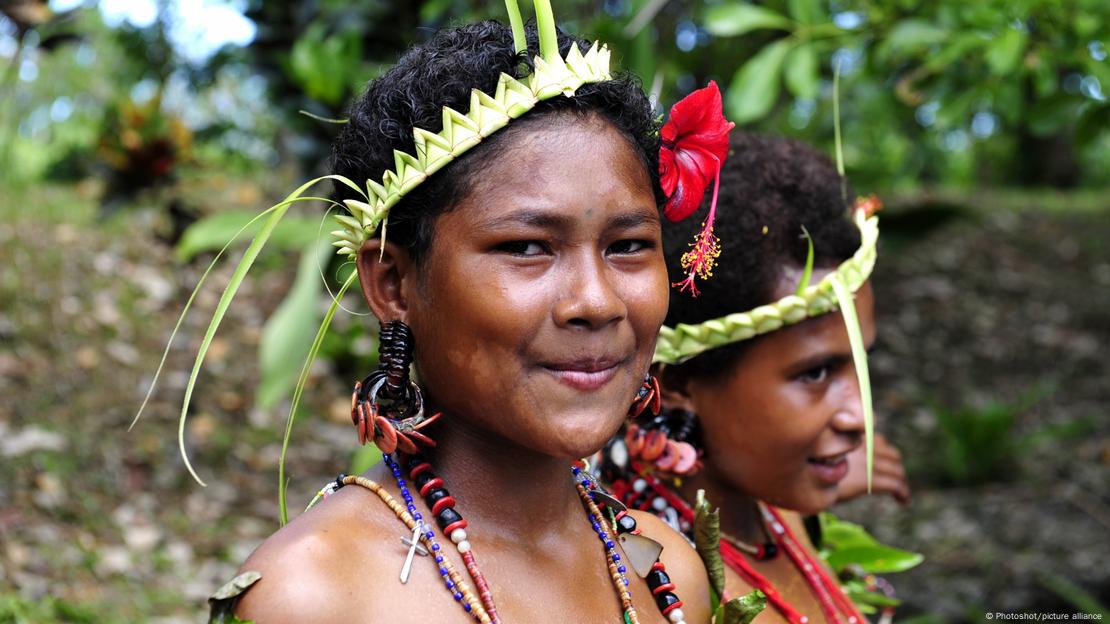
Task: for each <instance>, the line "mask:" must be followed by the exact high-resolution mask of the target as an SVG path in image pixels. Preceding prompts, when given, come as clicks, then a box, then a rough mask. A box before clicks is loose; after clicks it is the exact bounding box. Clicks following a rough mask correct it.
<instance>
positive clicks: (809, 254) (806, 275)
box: [794, 225, 813, 297]
mask: <svg viewBox="0 0 1110 624" xmlns="http://www.w3.org/2000/svg"><path fill="white" fill-rule="evenodd" d="M802 236H804V237H805V239H806V243H808V245H809V249H808V250H806V266H805V269H804V270H802V280H801V281H800V282H798V290H796V291H794V294H795V295H797V296H799V297H801V296H802V294H803V293H805V291H806V289H807V288H809V281H810V279H812V278H813V237H812V236H810V235H809V230H807V229H806V226H804V225H803V226H802Z"/></svg>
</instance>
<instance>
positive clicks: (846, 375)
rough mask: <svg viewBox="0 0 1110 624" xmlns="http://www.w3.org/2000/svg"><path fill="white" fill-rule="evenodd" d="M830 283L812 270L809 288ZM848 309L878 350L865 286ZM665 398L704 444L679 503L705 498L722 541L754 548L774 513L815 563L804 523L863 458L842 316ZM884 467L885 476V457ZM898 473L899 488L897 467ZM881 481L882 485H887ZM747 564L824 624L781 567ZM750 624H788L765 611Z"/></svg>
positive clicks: (793, 333) (737, 584)
mask: <svg viewBox="0 0 1110 624" xmlns="http://www.w3.org/2000/svg"><path fill="white" fill-rule="evenodd" d="M828 273H829V269H824V270H821V269H815V270H814V274H813V277H812V279H813V281H814V282H816V281H818V280H820V279H822V278H823V277H824V276H825V275H827V274H828ZM799 278H800V271H798V270H797V269H794V268H788V269H785V270H784V271H783V274H782V277H781V279H780V281H779V283H778V284H777V286H776V288H775V291H774V292H773V293H772V296H771V300H772V301H773V300H777V299H779V298H781V297H783V296H786V295H789V294H791V293H793V292H794V290H795V288H796V287H797V283H798V280H799ZM855 301H856V312H857V314H858V316H859V321H860V326H861V328H862V330H863V336H864V341H865V344H866V345H867V346H868V347H870V346H871V345H872V344H873V343H874V340H875V320H874V299H873V295H872V292H871V286H870V284H865V285H864V286H863V287H862V288H861V289H860V290H859V291H858V292H857V293H856V298H855ZM668 398H669V399H670V401H671V402H673V403H677V404H679V405H680V406H683V407H685V408H686V409H690V410H692V411H694V412H696V413H697V414H698V417H699V418H700V420H701V425H702V427H703V434H704V435H703V439H704V440H705V459H704V461H705V469H704V470H703V471H702V472H701V473H699V474H697V475H695V476H694V477H692V478H689V479H686V480H685V481H684V483H683V487H682V490H681V493H682V495H683V496H684V497H685V498H686V499H687V500H693V498H694V496H695V494H696V492H697V490H699V489H704V490H705V491H706V495H707V497H708V500H710V501H713V502H715V503H716V504H719V505H720V507H721V529H722V531H723V532H724V533H726V534H727V535H729V536H731V537H733V538H734V539H738V540H741V541H743V542H746V543H748V544H753V545H754V544H761V543H763V542H765V541H767V540H768V538H767V536H766V535H765V533H764V530H763V525H762V522H761V520H760V517H759V512H758V507H757V505H756V501H765V502H767V503H770V504H772V505H774V506H776V507H779V508H781V509H782V510H783V511H784V512H785V513H784V516H785V519H786V521H787V523H788V524H789V525H790V528H791V530H792V531H793V533H794V536H795V537H796V538H797V539H799V540H800V541H801V542H802V543H803V545H804V547H805V548H807V549H809V551H810V554H811V555H813V556H814V557H815V558H816V550H815V549H814V548H813V545H812V544H811V543H810V542H809V539H808V537H807V536H806V532H805V529H804V527H803V525H802V521H801V517H802V515H809V514H814V513H817V512H819V511H822V510H824V509H826V508H828V507H830V506H831V505H833V504H834V503H835V502H836V501H837V500H838V499H839V498H840V497H841V496H842V485H843V483H844V481H846V480H847V474H846V473H849V472H850V471H848V470H847V468H848V466H850V465H851V463H850V462H851V459H852V458H853V457H857V456H860V455H859V454H860V452H861V451H862V448H863V433H864V421H863V411H862V407H861V404H860V395H859V383H858V381H857V379H856V373H855V366H854V365H853V363H852V357H851V347H850V343H849V339H848V333H847V330H846V329H845V327H844V320H843V317H842V315H841V314H840V313H839V312H834V313H830V314H825V315H822V316H818V317H815V318H811V319H807V320H805V321H802V322H801V323H798V324H795V325H790V326H787V327H784V328H782V329H780V330H777V331H775V332H772V333H770V334H766V335H764V336H761V337H759V338H757V339H755V341H754V342H753V343H752V344H751V345H749V347H748V349H747V350H746V351H745V352H744V354H743V355H742V356H741V358H740V360H739V361H738V362H737V363H736V365H735V367H734V368H733V370H731V371H729V373H728V374H727V375H725V376H723V377H722V378H720V379H712V380H705V379H693V380H690V381H689V382H688V383H687V384H686V386H685V387H683V388H678V389H675V388H670V389H669V392H668ZM891 448H892V447H891ZM879 461H880V460H878V459H877V460H876V468H877V469H876V481H878V475H879V465H880V464H879ZM882 462H883V464H882V465H883V469H884V470H885V469H886V468H887V466H886V462H887V460H886V459H885V455H884V459H883V460H882ZM822 464H824V466H822ZM842 464H845V465H842ZM897 469H898V471H899V472H900V474H901V476H902V482H901V486H902V487H905V481H904V479H905V475H904V472H901V463H900V461H899V462H898V463H897ZM884 474H885V473H884ZM883 479H884V483H885V482H886V481H885V479H887V476H884V477H883ZM895 481H896V479H894V478H893V477H891V482H892V483H893V482H895ZM892 487H895V488H896V487H897V486H896V484H895V485H892ZM906 495H907V496H908V489H907V490H906ZM748 561H749V563H751V564H752V566H753V567H754V568H755V569H756V571H758V572H759V573H760V574H762V575H764V576H765V577H767V578H768V579H769V580H770V581H771V583H772V585H773V586H774V587H775V588H776V589H777V590H778V591H779V592H780V593H781V594H782V595H783V596H784V597H785V598H786V600H787V602H789V603H790V604H791V605H792V606H794V607H795V608H796V609H798V610H799V611H800V612H801V613H802V614H804V615H808V616H810V618H811V620H812V621H823V619H822V615H821V610H820V606H819V604H818V602H817V600H816V598H815V597H814V595H813V593H812V591H811V590H810V588H809V586H808V585H807V584H806V581H805V578H804V577H803V576H802V574H801V573H800V572H799V571H798V570H797V568H796V567H795V566H794V565H793V564H792V563H791V561H790V559H789V558H788V557H786V556H785V555H782V556H778V557H776V558H774V559H771V560H768V561H755V560H754V559H752V558H748ZM726 575H727V578H726V585H725V589H726V593H727V594H728V596H730V597H735V596H739V595H742V594H745V593H747V592H749V591H751V587H750V586H748V585H747V583H745V582H744V581H743V580H742V579H741V578H740V576H739V575H738V574H736V573H735V572H734V571H733V570H732V569H731V568H726ZM757 621H759V622H776V621H785V620H783V619H782V618H781V616H780V615H779V613H778V612H777V611H775V610H774V609H770V608H769V609H767V610H765V611H764V612H763V613H762V614H761V615H759V616H758V618H757Z"/></svg>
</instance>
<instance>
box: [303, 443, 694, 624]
mask: <svg viewBox="0 0 1110 624" xmlns="http://www.w3.org/2000/svg"><path fill="white" fill-rule="evenodd" d="M382 459H383V461H384V462H385V464H386V466H387V467H388V468H389V470H390V472H391V473H392V474H393V477H394V479H395V480H396V481H397V487H398V489H399V490H400V492H401V497H402V498H403V499H404V505H402V504H401V503H398V502H397V500H396V499H394V498H393V497H392V496H391V495H390V494H389V493H388V492H386V491H385V489H384V488H382V486H381V485H379V484H378V483H376V482H374V481H372V480H370V479H367V478H365V477H361V476H347V475H339V477H337V478H336V479H335V481H333V482H331V483H329V484H328V486H327V487H325V488H324V489H322V490H321V491H320V493H319V494H317V497H316V498H314V499H313V502H312V503H310V504H309V507H311V506H312V505H313V504H314V503H315V502H316V501H317V500H318V499H320V498H326V497H327V496H328V495H329V494H330V493H332V492H334V491H335V490H337V489H339V488H341V487H343V486H345V485H359V486H361V487H364V488H366V489H368V490H370V491H371V492H373V493H374V494H376V495H377V496H378V498H380V499H381V500H382V501H383V502H384V503H385V504H386V505H387V506H388V507H389V508H390V509H391V510H392V511H393V512H394V513H395V514H396V515H397V517H398V519H400V520H401V521H402V522H403V523H404V524H405V526H406V527H408V528H409V530H411V531H412V532H413V533H412V539H408V538H404V537H403V538H401V539H402V541H403V542H404V543H405V544H407V545H408V546H409V553H408V556H407V557H406V559H405V564H404V566H403V567H402V569H401V582H402V583H404V582H407V581H408V577H409V573H410V571H411V566H412V562H413V558H414V555H416V554H420V555H427V554H431V555H432V556H433V558H434V561H435V563H436V566H437V567H438V568H439V573H440V576H441V577H442V578H443V582H444V586H445V587H446V588H447V590H448V591H449V592H451V595H452V597H453V598H454V599H455V601H456V602H458V603H459V604H460V605H461V606H462V608H463V610H464V611H465V612H466V613H467V614H468V615H469V616H470V617H471V618H473V619H474V620H475V621H477V622H480V623H481V624H500V622H501V619H500V617H499V615H498V613H497V607H496V606H495V605H494V602H493V593H492V592H491V591H490V588H489V584H488V583H487V582H486V579H485V576H484V575H483V574H482V572H481V570H480V569H479V567H478V562H477V560H476V558H475V556H474V551H473V549H472V547H471V544H470V542H469V540H468V539H467V537H468V535H467V532H466V529H467V526H468V524H467V521H466V519H464V518H463V517H462V515H460V514H459V512H458V511H456V510H455V499H454V497H452V496H451V495H450V493H448V491H447V489H446V488H445V487H443V486H444V481H443V479H441V478H439V477H437V476H435V474H433V473H432V466H431V463H429V462H428V461H427V459H425V458H424V457H423V456H422V455H420V454H413V455H408V456H401V457H400V459H401V460H402V462H403V463H404V464H405V468H406V469H407V471H408V476H409V479H410V480H406V479H405V478H404V473H403V472H402V469H401V466H400V464H399V463H398V462H397V461H396V460H394V458H393V456H392V455H391V454H389V453H383V454H382ZM571 473H572V474H573V476H574V480H575V489H576V490H577V492H578V495H579V498H581V499H582V504H583V506H584V507H585V509H586V514H587V517H588V518H589V520H590V525H591V527H592V528H593V530H594V532H595V533H597V538H598V540H599V541H601V543H602V545H603V546H604V547H605V552H606V560H607V561H606V563H607V566H608V568H609V574H610V577H611V579H612V581H613V587H614V589H615V590H616V592H617V596H618V597H619V599H620V602H621V609H622V615H623V619H624V622H625V623H626V624H639V618H638V616H637V614H636V608H635V606H634V604H633V602H632V593H631V591H630V590H629V588H628V585H629V581H628V577H627V572H628V566H627V565H625V560H624V559H623V558H622V556H621V553H620V552H618V550H617V541H621V542H622V543H626V542H625V540H628V539H632V538H639V539H642V540H645V541H647V542H650V543H652V544H653V545H654V546H655V547H656V548H655V549H654V550H652V549H650V547H649V549H648V551H647V552H650V553H651V555H650V556H651V557H654V562H652V563H650V564H648V565H644V563H643V562H641V566H642V567H643V568H644V569H643V570H642V571H641V570H640V567H638V566H636V562H633V567H636V568H637V571H638V572H640V573H641V575H642V576H644V578H645V580H646V582H647V585H648V589H650V590H651V592H652V597H653V598H654V600H655V604H656V606H657V607H659V610H660V612H661V613H662V614H663V615H664V616H665V617H666V618H667V620H668V621H669V622H672V623H673V624H680V623H682V622H685V621H686V617H685V614H684V613H683V611H682V601H681V600H680V599H679V598H678V595H677V594H675V591H674V590H675V584H674V583H673V582H671V579H670V577H669V576H668V575H667V572H666V566H665V565H664V564H663V562H662V561H660V560H659V558H658V554H659V553H660V552H661V551H662V547H661V546H659V545H658V544H657V543H655V542H653V541H652V540H650V539H648V538H644V537H642V536H640V531H639V529H637V527H636V520H635V518H633V517H632V516H631V515H629V514H628V513H627V511H626V510H625V509H624V506H623V504H622V503H620V501H618V500H616V499H614V498H612V497H611V496H610V495H608V494H607V493H605V492H604V491H603V490H601V489H600V488H599V487H598V484H597V483H596V482H595V481H594V480H593V479H592V478H591V477H589V476H588V473H587V472H584V471H583V470H582V468H581V466H580V465H574V466H572V467H571ZM410 482H411V484H412V487H413V488H414V489H416V490H417V493H418V494H419V495H420V496H421V497H422V498H423V499H424V502H425V503H426V504H427V505H428V507H429V509H431V511H432V516H433V517H434V518H435V523H436V524H437V525H438V526H439V528H440V530H441V531H442V532H443V534H444V535H446V536H447V537H448V538H449V539H450V540H451V541H452V542H453V543H454V544H455V548H456V549H457V550H458V552H459V555H460V556H461V557H462V559H463V563H464V565H465V567H466V571H467V573H468V574H469V575H470V578H471V580H472V581H473V582H474V585H475V587H477V589H478V597H477V598H475V596H474V592H473V591H472V590H471V589H470V586H469V585H468V584H467V582H466V581H465V579H463V578H462V575H460V574H459V573H458V572H457V571H456V570H455V568H454V566H452V565H451V562H450V560H449V559H448V558H447V557H446V555H445V551H444V550H443V548H442V547H441V546H440V544H439V543H438V542H437V541H436V539H435V531H434V530H433V529H432V527H431V525H430V524H428V523H426V522H425V521H424V516H423V514H422V513H421V512H419V511H417V509H416V503H415V500H414V499H413V496H412V491H411V490H410V489H409V488H410V485H409V483H410ZM595 498H596V499H597V500H600V501H602V503H603V504H604V505H605V506H606V507H607V508H608V510H609V512H610V519H611V523H610V522H608V521H607V520H606V517H605V514H604V513H603V512H602V511H601V509H600V508H599V507H598V503H597V501H596V500H595ZM614 537H615V538H617V539H614ZM626 547H627V546H626ZM638 552H639V553H640V554H641V559H643V554H642V553H644V552H645V551H644V550H643V549H642V548H640V549H639V551H638Z"/></svg>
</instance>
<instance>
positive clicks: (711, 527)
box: [694, 490, 725, 599]
mask: <svg viewBox="0 0 1110 624" xmlns="http://www.w3.org/2000/svg"><path fill="white" fill-rule="evenodd" d="M694 547H695V549H696V550H697V551H698V555H700V556H701V560H702V562H704V563H705V569H706V572H708V573H709V588H710V589H711V590H713V596H714V598H717V599H719V598H720V597H721V596H723V595H724V593H725V562H724V560H723V559H721V515H720V510H717V509H711V508H710V507H709V502H708V501H706V500H705V490H698V494H697V498H696V500H695V502H694Z"/></svg>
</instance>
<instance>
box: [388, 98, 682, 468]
mask: <svg viewBox="0 0 1110 624" xmlns="http://www.w3.org/2000/svg"><path fill="white" fill-rule="evenodd" d="M510 140H511V143H510V144H509V145H508V146H507V150H506V151H504V152H502V153H501V154H500V155H499V156H497V157H496V158H495V159H493V160H492V161H491V162H489V163H488V165H487V166H486V167H485V168H484V170H482V173H481V175H482V179H481V180H479V181H478V182H477V183H476V184H475V185H474V186H473V188H472V189H471V192H470V193H469V194H468V196H467V197H464V198H462V199H461V201H459V202H458V203H457V204H456V205H455V207H454V208H453V209H452V210H449V211H447V212H445V213H443V214H442V215H441V216H440V217H439V218H438V219H437V221H436V223H435V232H434V236H433V242H432V245H431V249H430V250H429V252H428V255H427V257H426V259H425V261H424V263H423V265H421V266H420V267H419V268H418V269H416V272H417V277H416V278H415V279H410V280H404V281H403V284H402V291H403V292H404V299H405V301H407V311H406V312H407V313H406V315H405V316H406V317H407V318H406V319H405V320H406V322H408V323H409V325H411V327H412V330H413V335H414V339H415V344H416V349H415V359H416V366H417V370H418V371H419V375H420V379H421V381H422V384H423V385H424V386H425V387H426V388H427V389H428V390H427V392H428V394H429V399H430V401H431V404H432V406H433V407H435V408H436V409H438V410H442V411H443V412H444V413H445V414H444V415H445V417H446V418H447V419H448V420H447V423H448V424H447V425H446V426H453V425H457V426H465V427H467V429H469V430H470V431H471V432H473V433H475V434H478V435H481V436H484V437H487V438H489V439H492V440H498V439H501V440H504V441H508V442H511V443H515V444H516V445H519V446H522V447H525V448H528V449H532V450H535V451H539V452H542V453H545V454H547V455H551V456H557V457H565V458H568V459H569V458H578V457H584V456H586V455H589V454H590V453H593V452H594V451H596V450H597V449H599V448H600V447H601V446H602V445H603V444H604V442H605V440H606V439H608V438H609V437H610V436H611V435H613V434H614V433H615V432H616V430H617V429H618V428H619V427H620V425H621V422H622V420H623V418H624V415H625V413H626V412H627V409H628V406H629V404H630V403H631V401H632V399H633V397H634V395H635V393H636V390H637V389H638V387H639V386H640V384H641V382H642V381H643V377H644V374H645V373H646V371H647V370H648V366H649V363H650V361H651V356H652V352H653V349H654V346H655V336H656V333H657V332H658V330H659V327H660V325H662V323H663V318H664V316H665V315H666V311H667V297H668V288H669V285H668V281H667V272H666V268H665V266H664V260H663V255H662V251H661V239H660V236H661V227H660V221H659V213H658V210H657V208H656V204H655V198H654V194H653V190H652V184H651V180H650V178H649V177H648V174H647V172H646V171H645V167H644V165H643V164H642V162H641V161H640V160H639V158H638V157H637V155H636V152H635V151H634V148H633V147H632V146H631V145H630V144H629V142H628V141H627V140H626V139H625V138H624V137H623V136H622V135H621V134H620V133H619V132H618V131H617V130H616V129H615V128H614V127H613V126H612V125H610V124H609V123H608V122H606V121H604V120H602V119H601V118H599V117H595V116H580V115H573V114H567V115H559V116H558V117H555V118H552V119H549V120H544V121H543V122H542V123H540V124H536V125H534V126H530V127H528V128H527V129H526V130H522V131H521V132H520V133H519V134H517V135H515V136H513V137H511V139H510Z"/></svg>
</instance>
